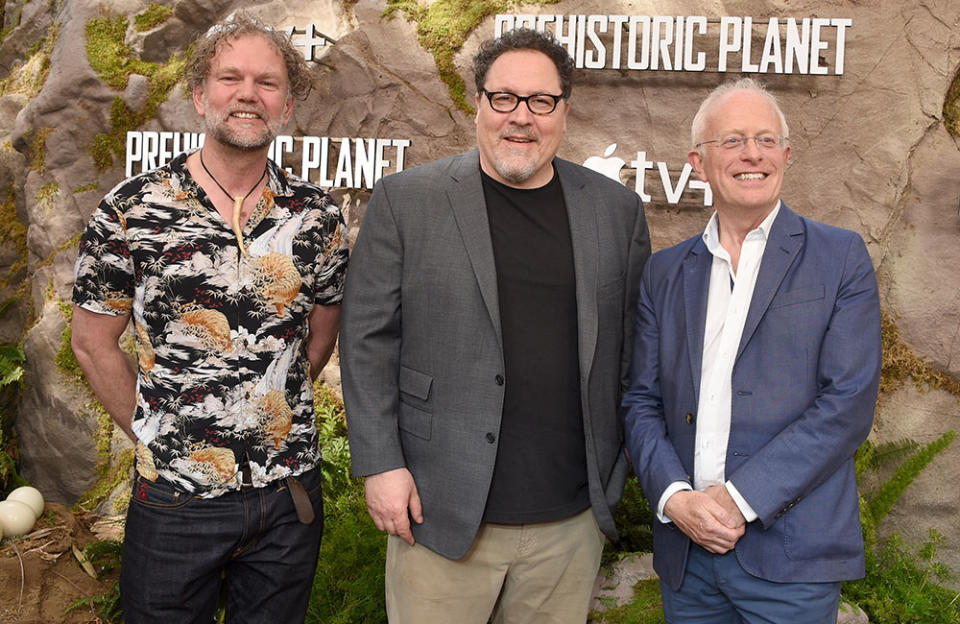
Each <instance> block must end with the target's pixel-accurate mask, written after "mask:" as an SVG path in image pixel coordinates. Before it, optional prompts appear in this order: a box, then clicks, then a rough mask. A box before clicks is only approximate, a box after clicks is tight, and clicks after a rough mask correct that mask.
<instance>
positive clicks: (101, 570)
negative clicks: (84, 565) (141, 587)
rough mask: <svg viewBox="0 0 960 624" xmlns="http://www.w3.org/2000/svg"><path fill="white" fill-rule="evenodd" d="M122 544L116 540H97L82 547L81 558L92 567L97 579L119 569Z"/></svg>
mask: <svg viewBox="0 0 960 624" xmlns="http://www.w3.org/2000/svg"><path fill="white" fill-rule="evenodd" d="M122 552H123V543H121V542H119V541H117V540H111V539H107V540H97V541H95V542H90V543H89V544H87V545H86V546H84V547H83V556H84V557H86V558H87V561H89V562H90V563H91V565H93V569H94V571H96V573H97V578H101V577H102V576H103V575H104V574H109V573H110V572H113V571H114V570H119V569H120V555H121V553H122Z"/></svg>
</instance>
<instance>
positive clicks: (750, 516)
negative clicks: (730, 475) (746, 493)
mask: <svg viewBox="0 0 960 624" xmlns="http://www.w3.org/2000/svg"><path fill="white" fill-rule="evenodd" d="M724 485H726V487H727V492H729V493H730V498H732V499H733V502H735V503H736V504H737V507H739V508H740V513H742V514H743V518H744V520H746V521H747V522H753V521H754V520H756V519H757V518H758V517H759V516H757V512H755V511H754V510H753V507H751V506H750V503H748V502H747V499H745V498H744V497H743V496H741V495H740V492H738V491H737V487H736V486H735V485H734V484H733V481H727V482H726V483H725V484H724Z"/></svg>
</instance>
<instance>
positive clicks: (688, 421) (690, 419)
mask: <svg viewBox="0 0 960 624" xmlns="http://www.w3.org/2000/svg"><path fill="white" fill-rule="evenodd" d="M686 419H687V424H688V425H692V424H693V414H691V413H690V412H687V415H686Z"/></svg>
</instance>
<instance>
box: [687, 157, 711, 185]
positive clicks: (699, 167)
mask: <svg viewBox="0 0 960 624" xmlns="http://www.w3.org/2000/svg"><path fill="white" fill-rule="evenodd" d="M687 162H689V163H690V166H691V167H693V170H694V172H695V173H696V174H697V177H698V178H700V180H702V181H703V182H709V180H707V176H706V173H704V171H703V156H702V155H701V154H700V150H698V149H692V150H690V151H689V152H687Z"/></svg>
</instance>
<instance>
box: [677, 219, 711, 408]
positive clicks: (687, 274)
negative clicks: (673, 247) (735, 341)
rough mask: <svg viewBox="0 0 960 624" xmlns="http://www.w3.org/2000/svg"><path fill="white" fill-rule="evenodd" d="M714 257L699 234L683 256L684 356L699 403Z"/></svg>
mask: <svg viewBox="0 0 960 624" xmlns="http://www.w3.org/2000/svg"><path fill="white" fill-rule="evenodd" d="M712 264H713V256H712V255H711V254H710V251H709V250H708V249H707V247H706V245H704V243H703V239H702V238H700V237H698V238H697V240H696V242H695V243H694V244H693V247H692V248H691V249H690V252H689V253H688V254H687V257H686V258H684V259H683V278H682V279H683V313H684V317H685V320H686V326H687V349H688V350H689V352H688V353H687V357H688V358H689V360H690V377H691V379H693V390H694V401H695V403H696V404H699V403H700V371H701V369H702V367H703V336H704V333H705V332H706V323H707V295H708V294H709V293H710V267H711V265H712Z"/></svg>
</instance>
